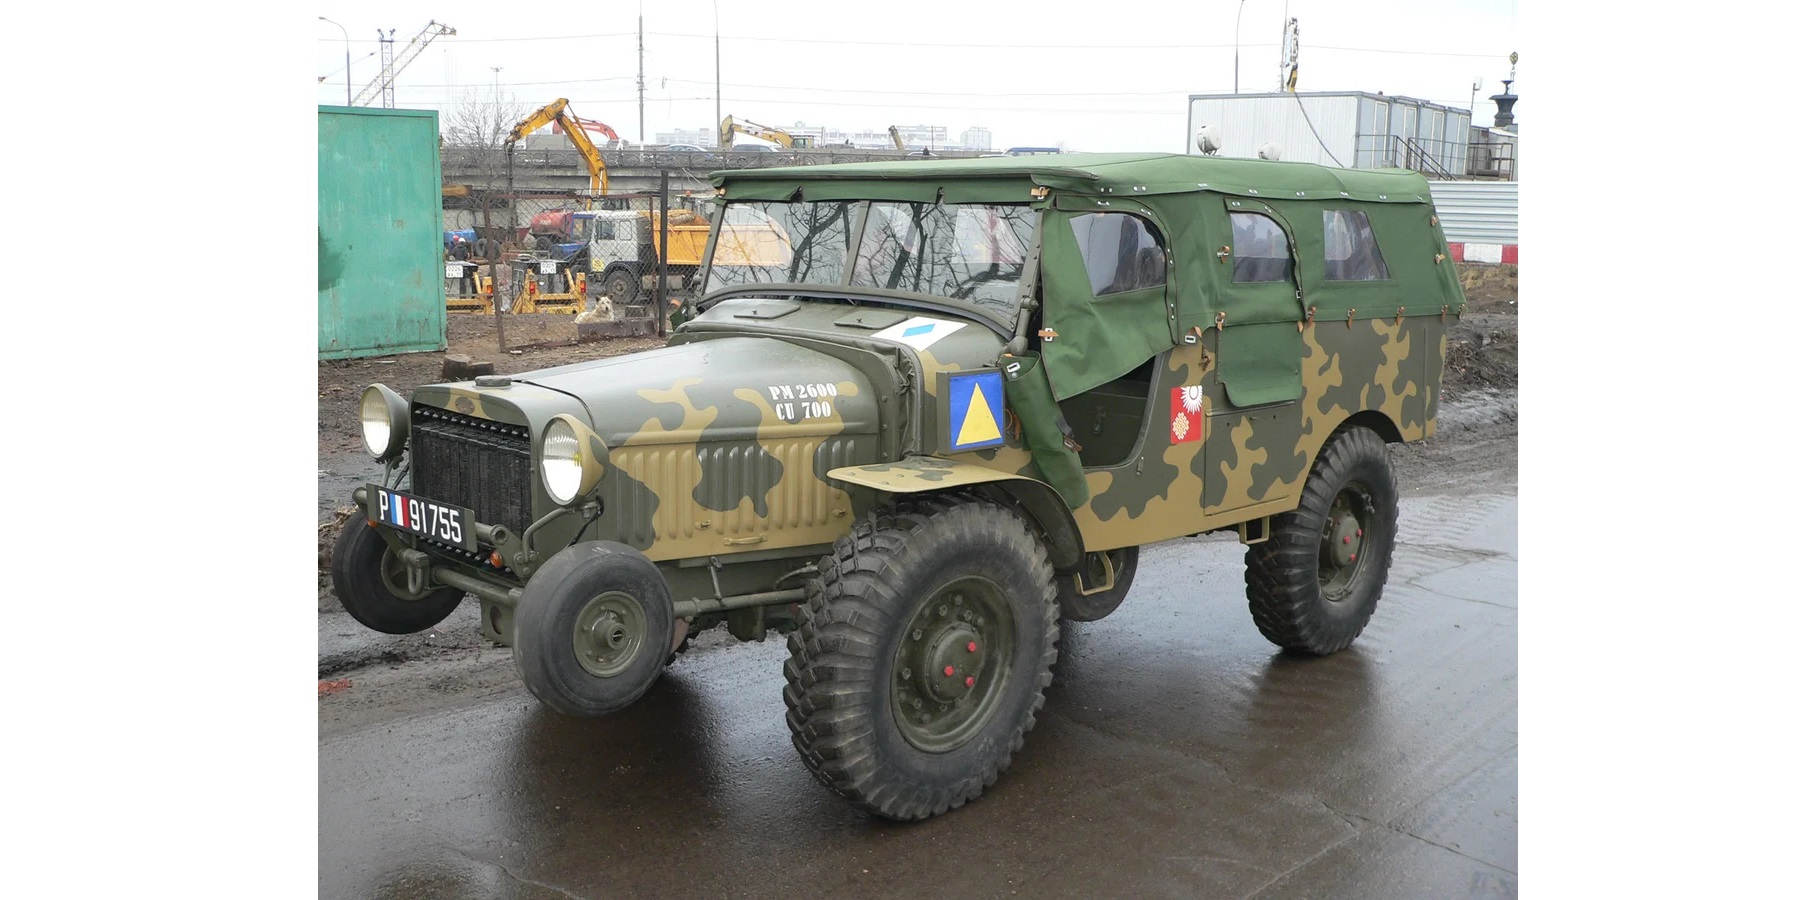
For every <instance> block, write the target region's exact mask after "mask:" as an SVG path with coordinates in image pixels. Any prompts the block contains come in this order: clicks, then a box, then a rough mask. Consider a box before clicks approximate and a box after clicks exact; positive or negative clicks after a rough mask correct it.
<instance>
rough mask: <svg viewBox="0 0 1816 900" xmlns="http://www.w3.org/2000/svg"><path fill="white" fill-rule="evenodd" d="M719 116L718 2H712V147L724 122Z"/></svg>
mask: <svg viewBox="0 0 1816 900" xmlns="http://www.w3.org/2000/svg"><path fill="white" fill-rule="evenodd" d="M719 116H720V110H719V0H713V127H712V129H711V131H712V134H713V135H714V140H713V145H714V146H718V140H717V136H718V134H719V123H720V122H723V121H725V120H724V119H722V118H720V117H719Z"/></svg>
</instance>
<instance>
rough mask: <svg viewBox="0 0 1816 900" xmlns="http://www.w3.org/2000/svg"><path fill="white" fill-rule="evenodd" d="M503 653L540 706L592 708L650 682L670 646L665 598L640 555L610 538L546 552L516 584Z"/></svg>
mask: <svg viewBox="0 0 1816 900" xmlns="http://www.w3.org/2000/svg"><path fill="white" fill-rule="evenodd" d="M513 619H514V624H513V627H514V628H515V634H514V636H513V640H512V646H511V654H512V656H513V657H514V658H515V659H516V661H517V671H518V673H519V674H520V675H521V676H522V677H523V684H524V687H527V688H529V691H530V693H531V694H533V695H535V697H536V699H538V700H540V701H542V703H543V705H544V706H547V707H549V708H550V709H553V710H554V711H556V712H558V713H561V714H563V715H569V716H602V715H605V714H606V713H611V712H616V711H617V710H619V709H622V708H624V707H625V706H628V705H630V704H631V703H632V702H633V701H635V700H636V699H637V698H639V697H642V696H643V694H644V692H645V691H648V690H649V689H650V686H651V685H652V684H654V683H655V681H656V676H657V675H659V674H661V672H662V668H663V666H664V665H666V664H667V662H668V660H669V659H670V654H671V653H672V652H673V651H674V650H675V649H676V639H675V633H676V630H677V629H676V627H675V605H674V601H673V600H672V599H670V597H669V593H668V583H667V582H666V581H665V580H663V578H662V572H661V570H660V569H657V568H656V564H655V563H653V562H650V561H649V558H648V557H645V556H644V555H643V554H641V553H638V552H637V551H636V550H635V549H633V548H631V547H628V546H626V545H624V544H620V543H616V542H613V541H587V542H585V543H581V544H576V545H574V546H572V547H568V548H566V549H564V550H562V551H561V552H559V553H557V554H555V555H554V556H553V557H551V558H550V559H549V561H548V562H546V563H544V564H543V565H542V568H540V569H537V570H536V574H534V575H532V576H530V581H529V583H528V584H526V585H524V588H523V597H522V598H521V599H520V600H518V602H517V612H516V615H515V616H514V617H513Z"/></svg>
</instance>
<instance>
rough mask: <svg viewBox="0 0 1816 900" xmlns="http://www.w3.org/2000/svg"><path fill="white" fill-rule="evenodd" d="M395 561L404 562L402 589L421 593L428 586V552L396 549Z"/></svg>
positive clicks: (412, 592) (415, 593) (413, 593)
mask: <svg viewBox="0 0 1816 900" xmlns="http://www.w3.org/2000/svg"><path fill="white" fill-rule="evenodd" d="M397 561H398V562H401V563H403V564H404V578H405V579H406V581H405V585H404V589H405V590H408V591H409V592H410V593H411V594H412V595H417V594H421V593H422V592H423V590H424V588H426V587H427V586H428V579H429V554H427V553H424V552H422V551H421V550H410V549H408V548H406V549H401V550H398V551H397Z"/></svg>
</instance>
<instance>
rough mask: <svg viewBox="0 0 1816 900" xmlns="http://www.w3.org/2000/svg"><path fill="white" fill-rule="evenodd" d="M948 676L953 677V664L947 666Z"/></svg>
mask: <svg viewBox="0 0 1816 900" xmlns="http://www.w3.org/2000/svg"><path fill="white" fill-rule="evenodd" d="M946 677H947V678H951V677H952V667H951V666H947V667H946Z"/></svg>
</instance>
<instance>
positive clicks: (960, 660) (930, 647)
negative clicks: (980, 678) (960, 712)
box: [919, 624, 989, 703]
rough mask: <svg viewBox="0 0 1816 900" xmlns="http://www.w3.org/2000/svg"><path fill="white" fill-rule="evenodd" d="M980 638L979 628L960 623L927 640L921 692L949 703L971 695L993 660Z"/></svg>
mask: <svg viewBox="0 0 1816 900" xmlns="http://www.w3.org/2000/svg"><path fill="white" fill-rule="evenodd" d="M979 637H980V635H979V634H978V632H977V629H975V628H973V627H971V626H970V625H969V624H959V625H954V626H951V627H949V628H946V629H944V630H943V631H942V632H941V633H940V634H939V635H938V636H937V637H934V638H932V639H930V640H929V641H927V643H926V646H925V647H924V652H923V653H922V659H923V665H922V666H921V668H920V673H919V674H920V676H921V677H920V682H921V689H922V690H923V691H925V692H926V693H928V694H929V695H931V696H932V697H934V698H935V699H937V700H939V701H941V702H945V703H950V702H952V701H953V700H957V699H958V698H960V697H963V696H965V695H966V694H968V693H970V692H971V690H972V689H973V688H975V687H976V686H977V675H978V673H979V672H981V671H983V668H984V664H985V662H986V661H987V659H988V657H989V653H988V652H987V650H986V645H985V644H984V643H982V642H980V641H979V640H978V638H979Z"/></svg>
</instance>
